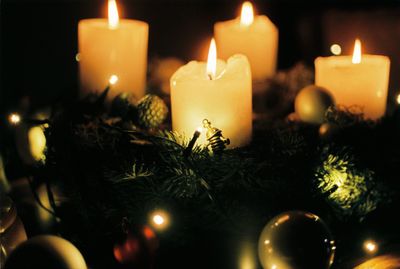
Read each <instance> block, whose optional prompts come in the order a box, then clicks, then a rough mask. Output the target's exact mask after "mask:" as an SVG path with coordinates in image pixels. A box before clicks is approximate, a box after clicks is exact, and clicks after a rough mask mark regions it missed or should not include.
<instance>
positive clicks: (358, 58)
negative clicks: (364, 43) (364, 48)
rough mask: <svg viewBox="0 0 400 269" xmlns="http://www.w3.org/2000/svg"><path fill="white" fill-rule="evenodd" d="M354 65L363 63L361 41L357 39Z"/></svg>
mask: <svg viewBox="0 0 400 269" xmlns="http://www.w3.org/2000/svg"><path fill="white" fill-rule="evenodd" d="M352 63H353V64H359V63H361V41H360V39H358V38H357V39H356V42H355V43H354V52H353V60H352Z"/></svg>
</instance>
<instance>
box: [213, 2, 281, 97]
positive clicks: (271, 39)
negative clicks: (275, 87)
mask: <svg viewBox="0 0 400 269" xmlns="http://www.w3.org/2000/svg"><path fill="white" fill-rule="evenodd" d="M214 33H215V41H216V44H217V48H218V55H219V57H220V58H221V59H223V60H228V58H229V57H231V56H232V55H235V54H243V55H245V56H247V58H248V60H249V62H250V66H251V74H252V79H253V80H255V81H258V80H260V81H263V80H265V79H266V78H268V77H271V76H273V75H274V74H275V72H276V62H277V54H278V29H277V28H276V26H275V25H274V24H273V23H272V21H271V20H270V19H269V18H268V17H267V16H265V15H257V16H255V14H254V9H253V5H252V4H251V3H250V2H248V1H246V2H244V3H243V5H242V9H241V13H240V15H239V17H238V18H236V19H233V20H228V21H223V22H217V23H216V24H215V25H214ZM264 88H265V87H264ZM260 90H263V89H260Z"/></svg>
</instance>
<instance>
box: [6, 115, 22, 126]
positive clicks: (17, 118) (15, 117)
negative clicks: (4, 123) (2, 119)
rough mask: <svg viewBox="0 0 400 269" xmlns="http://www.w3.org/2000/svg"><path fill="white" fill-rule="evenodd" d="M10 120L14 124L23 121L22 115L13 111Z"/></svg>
mask: <svg viewBox="0 0 400 269" xmlns="http://www.w3.org/2000/svg"><path fill="white" fill-rule="evenodd" d="M8 121H9V122H10V123H11V124H12V125H18V124H19V123H20V122H21V116H20V115H19V114H17V113H11V114H10V116H9V117H8Z"/></svg>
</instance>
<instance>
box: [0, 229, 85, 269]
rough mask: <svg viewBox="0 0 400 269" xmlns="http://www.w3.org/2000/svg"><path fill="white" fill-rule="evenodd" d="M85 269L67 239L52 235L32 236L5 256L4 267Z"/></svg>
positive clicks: (8, 268) (5, 268) (75, 249)
mask: <svg viewBox="0 0 400 269" xmlns="http://www.w3.org/2000/svg"><path fill="white" fill-rule="evenodd" d="M34 268H35V269H36V268H40V269H87V266H86V263H85V260H84V258H83V257H82V254H81V253H80V252H79V250H78V249H77V248H76V247H75V246H74V245H73V244H72V243H70V242H69V241H67V240H65V239H63V238H61V237H57V236H52V235H41V236H36V237H33V238H32V239H29V240H28V241H25V242H24V243H22V244H21V245H19V246H18V247H17V248H16V249H15V250H14V251H13V252H12V253H11V255H10V256H9V257H8V258H7V260H6V264H5V267H4V269H34Z"/></svg>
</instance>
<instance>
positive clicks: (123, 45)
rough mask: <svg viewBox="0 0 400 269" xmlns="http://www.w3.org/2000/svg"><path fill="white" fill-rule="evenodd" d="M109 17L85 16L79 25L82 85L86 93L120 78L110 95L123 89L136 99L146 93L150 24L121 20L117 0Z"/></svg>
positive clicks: (110, 3) (101, 89) (116, 93)
mask: <svg viewBox="0 0 400 269" xmlns="http://www.w3.org/2000/svg"><path fill="white" fill-rule="evenodd" d="M108 4H109V14H108V21H107V19H85V20H81V21H80V22H79V25H78V40H79V71H80V85H81V90H82V93H83V94H87V93H88V92H93V91H94V92H100V91H103V90H104V89H105V88H106V87H107V85H108V83H109V79H110V78H111V77H112V76H113V77H117V83H115V85H113V87H112V89H111V91H110V93H109V97H114V96H116V95H118V94H120V93H122V92H126V93H131V94H132V95H133V96H135V97H136V98H137V99H139V98H140V97H142V96H143V95H144V93H145V87H146V71H147V43H148V29H149V26H148V24H147V23H145V22H142V21H137V20H127V19H123V20H119V18H118V10H117V7H116V3H115V0H109V3H108Z"/></svg>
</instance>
